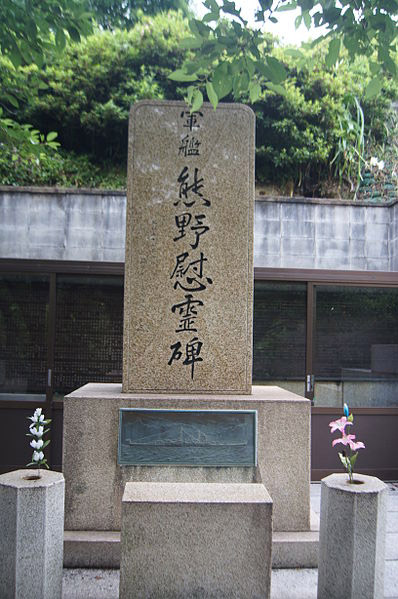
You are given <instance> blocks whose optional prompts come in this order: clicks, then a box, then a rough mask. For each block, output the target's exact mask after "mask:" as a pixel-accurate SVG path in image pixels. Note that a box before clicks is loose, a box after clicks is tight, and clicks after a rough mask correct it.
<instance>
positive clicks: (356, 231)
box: [350, 223, 366, 241]
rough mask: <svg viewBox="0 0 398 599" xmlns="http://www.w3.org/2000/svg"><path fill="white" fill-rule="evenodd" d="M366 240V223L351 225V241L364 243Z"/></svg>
mask: <svg viewBox="0 0 398 599" xmlns="http://www.w3.org/2000/svg"><path fill="white" fill-rule="evenodd" d="M365 238H366V226H365V223H350V239H351V240H354V241H361V240H362V241H363V240H364V239H365Z"/></svg>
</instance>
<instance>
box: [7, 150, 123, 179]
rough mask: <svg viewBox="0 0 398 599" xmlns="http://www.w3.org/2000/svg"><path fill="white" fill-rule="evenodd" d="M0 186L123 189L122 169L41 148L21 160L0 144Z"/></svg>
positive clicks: (72, 154) (85, 157) (81, 155)
mask: <svg viewBox="0 0 398 599" xmlns="http://www.w3.org/2000/svg"><path fill="white" fill-rule="evenodd" d="M0 150H1V151H0V185H21V186H36V185H37V186H41V185H42V186H57V187H96V188H102V189H125V188H126V169H125V167H124V165H123V166H122V167H119V168H117V167H116V165H113V164H107V163H104V164H102V165H99V164H94V163H93V162H92V161H91V160H90V159H89V157H88V156H86V155H84V154H80V155H79V156H77V155H76V154H74V153H73V152H65V150H61V151H60V152H54V151H53V150H51V149H49V148H43V150H42V152H41V153H40V155H39V156H30V157H27V156H21V155H18V153H17V151H16V150H12V149H10V148H8V147H7V148H6V147H5V146H3V147H2V146H1V144H0Z"/></svg>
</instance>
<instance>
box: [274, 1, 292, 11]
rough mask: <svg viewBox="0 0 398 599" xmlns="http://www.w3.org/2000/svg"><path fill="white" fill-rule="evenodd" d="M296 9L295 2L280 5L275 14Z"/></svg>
mask: <svg viewBox="0 0 398 599" xmlns="http://www.w3.org/2000/svg"><path fill="white" fill-rule="evenodd" d="M295 8H297V2H291V3H290V4H282V5H281V6H278V8H277V9H276V11H277V12H284V11H285V10H294V9H295Z"/></svg>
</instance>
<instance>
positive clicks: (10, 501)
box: [0, 470, 65, 599]
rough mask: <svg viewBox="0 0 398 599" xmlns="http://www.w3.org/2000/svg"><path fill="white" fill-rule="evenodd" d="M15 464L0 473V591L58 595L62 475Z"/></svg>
mask: <svg viewBox="0 0 398 599" xmlns="http://www.w3.org/2000/svg"><path fill="white" fill-rule="evenodd" d="M40 472H41V478H40V479H37V480H32V479H27V478H26V477H32V476H33V475H34V474H35V473H37V470H16V471H15V472H9V473H7V474H2V475H1V476H0V531H1V533H0V597H1V599H11V598H12V599H26V598H28V597H29V599H61V597H62V558H63V540H64V539H63V535H64V486H65V485H64V477H63V475H62V474H61V473H60V472H52V471H48V470H41V471H40Z"/></svg>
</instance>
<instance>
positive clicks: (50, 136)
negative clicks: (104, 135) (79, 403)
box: [45, 131, 58, 424]
mask: <svg viewBox="0 0 398 599" xmlns="http://www.w3.org/2000/svg"><path fill="white" fill-rule="evenodd" d="M56 137H58V133H57V132H56V131H50V133H47V139H46V141H53V140H54V139H55V138H56ZM45 422H46V424H48V422H50V421H48V422H47V421H45Z"/></svg>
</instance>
